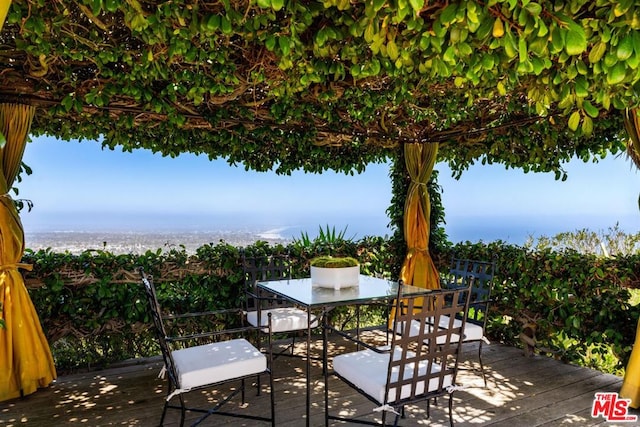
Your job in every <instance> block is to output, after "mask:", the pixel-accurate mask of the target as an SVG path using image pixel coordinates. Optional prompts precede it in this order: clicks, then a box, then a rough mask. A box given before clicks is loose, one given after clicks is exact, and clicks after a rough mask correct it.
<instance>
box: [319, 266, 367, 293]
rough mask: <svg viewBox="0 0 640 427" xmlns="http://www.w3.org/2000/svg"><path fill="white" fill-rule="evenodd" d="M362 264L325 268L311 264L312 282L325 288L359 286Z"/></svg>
mask: <svg viewBox="0 0 640 427" xmlns="http://www.w3.org/2000/svg"><path fill="white" fill-rule="evenodd" d="M359 281H360V266H359V265H356V266H355V267H339V268H325V267H314V266H311V284H313V285H314V286H320V287H323V288H333V289H341V288H347V287H350V286H358V283H359Z"/></svg>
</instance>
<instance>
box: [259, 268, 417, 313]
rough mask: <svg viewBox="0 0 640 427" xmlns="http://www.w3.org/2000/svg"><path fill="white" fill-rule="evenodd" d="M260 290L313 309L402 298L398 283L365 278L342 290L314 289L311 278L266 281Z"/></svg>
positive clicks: (412, 290)
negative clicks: (399, 296) (399, 293)
mask: <svg viewBox="0 0 640 427" xmlns="http://www.w3.org/2000/svg"><path fill="white" fill-rule="evenodd" d="M258 287H260V288H262V289H264V290H266V291H269V292H273V293H274V294H276V295H278V296H281V297H283V298H285V299H287V300H289V301H291V302H293V303H295V304H299V305H302V306H305V307H307V308H309V309H313V308H321V307H329V306H338V305H358V304H371V303H374V302H376V301H385V300H389V299H392V298H395V297H396V296H397V295H398V282H394V281H392V280H388V279H381V278H378V277H371V276H365V275H363V274H361V275H360V283H359V284H358V285H357V286H350V287H345V288H342V289H333V288H325V287H319V286H316V285H313V284H312V283H311V278H304V279H286V280H272V281H262V282H258ZM426 292H428V290H426V289H425V288H420V287H417V286H409V285H403V286H402V295H406V296H409V295H420V294H423V293H426Z"/></svg>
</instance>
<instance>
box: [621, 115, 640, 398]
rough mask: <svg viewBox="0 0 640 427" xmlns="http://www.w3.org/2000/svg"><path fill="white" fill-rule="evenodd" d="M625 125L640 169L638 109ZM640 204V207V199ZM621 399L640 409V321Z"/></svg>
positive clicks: (627, 119)
mask: <svg viewBox="0 0 640 427" xmlns="http://www.w3.org/2000/svg"><path fill="white" fill-rule="evenodd" d="M624 125H625V128H626V129H627V133H628V134H629V140H628V141H627V153H628V154H629V157H630V158H631V160H632V161H633V162H634V163H635V165H636V166H637V167H638V169H640V120H639V119H638V109H636V108H634V109H631V110H626V111H625V112H624ZM638 204H639V205H640V199H639V201H638ZM620 397H623V398H625V399H631V404H630V405H629V406H631V407H632V408H638V407H640V320H639V321H638V325H637V327H636V341H635V343H634V344H633V350H632V351H631V357H630V358H629V363H628V364H627V369H626V371H625V374H624V380H623V381H622V387H621V388H620Z"/></svg>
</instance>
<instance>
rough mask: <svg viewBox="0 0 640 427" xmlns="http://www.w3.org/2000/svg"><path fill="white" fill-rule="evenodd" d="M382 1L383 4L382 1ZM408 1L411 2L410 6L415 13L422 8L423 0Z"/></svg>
mask: <svg viewBox="0 0 640 427" xmlns="http://www.w3.org/2000/svg"><path fill="white" fill-rule="evenodd" d="M374 3H375V1H374ZM382 3H383V4H384V2H382ZM409 3H410V4H411V8H412V9H413V10H414V11H415V12H416V14H417V13H418V12H420V11H421V10H422V6H424V0H409ZM378 10H379V9H378Z"/></svg>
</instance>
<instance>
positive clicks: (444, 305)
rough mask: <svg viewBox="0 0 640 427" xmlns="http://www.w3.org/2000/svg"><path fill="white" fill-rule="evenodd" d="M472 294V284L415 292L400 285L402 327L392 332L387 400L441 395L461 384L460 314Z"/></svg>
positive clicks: (398, 306)
mask: <svg viewBox="0 0 640 427" xmlns="http://www.w3.org/2000/svg"><path fill="white" fill-rule="evenodd" d="M469 295H470V289H469V287H468V286H467V287H458V288H454V289H441V290H434V291H431V292H430V293H428V294H426V295H423V296H414V297H409V298H407V297H402V296H400V291H399V293H398V298H397V299H396V313H397V314H396V317H395V320H394V330H395V331H400V330H401V331H402V332H401V333H399V334H394V335H393V338H392V342H391V354H392V355H393V357H390V358H389V369H388V371H387V372H388V374H387V385H386V390H385V398H386V399H387V401H386V402H384V403H387V404H391V405H394V406H396V405H401V404H404V403H408V402H411V401H416V400H420V399H424V398H426V397H429V396H437V395H441V394H444V393H445V392H446V389H447V387H449V386H451V385H455V382H456V375H457V372H458V356H459V355H460V351H461V344H462V340H461V339H459V337H460V336H462V334H463V330H464V324H465V321H464V319H462V321H461V322H454V319H455V315H456V313H459V312H466V311H467V309H468V307H469ZM444 316H448V317H446V318H444ZM415 324H419V325H424V327H422V328H415ZM412 328H413V329H412ZM416 329H419V330H416ZM416 366H418V367H419V369H416Z"/></svg>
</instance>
